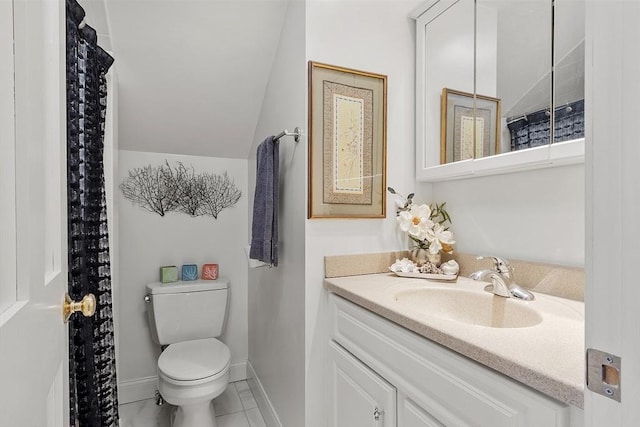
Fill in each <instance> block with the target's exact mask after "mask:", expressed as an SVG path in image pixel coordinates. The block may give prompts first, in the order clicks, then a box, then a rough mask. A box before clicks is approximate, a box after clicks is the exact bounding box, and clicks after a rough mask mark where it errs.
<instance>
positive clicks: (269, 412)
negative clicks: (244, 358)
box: [247, 362, 282, 427]
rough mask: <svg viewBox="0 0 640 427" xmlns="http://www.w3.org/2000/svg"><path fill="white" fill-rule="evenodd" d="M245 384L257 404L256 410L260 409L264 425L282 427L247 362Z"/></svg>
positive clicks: (256, 376)
mask: <svg viewBox="0 0 640 427" xmlns="http://www.w3.org/2000/svg"><path fill="white" fill-rule="evenodd" d="M247 382H248V383H249V388H250V389H251V392H252V393H253V397H254V398H255V399H256V402H257V403H258V408H260V412H261V413H262V418H263V419H264V423H265V424H266V425H267V427H282V423H281V422H280V419H279V418H278V414H277V413H276V410H275V408H274V407H273V405H272V404H271V401H270V400H269V397H268V396H267V393H266V392H265V390H264V387H263V386H262V383H261V382H260V378H258V375H256V371H254V370H253V366H251V362H247Z"/></svg>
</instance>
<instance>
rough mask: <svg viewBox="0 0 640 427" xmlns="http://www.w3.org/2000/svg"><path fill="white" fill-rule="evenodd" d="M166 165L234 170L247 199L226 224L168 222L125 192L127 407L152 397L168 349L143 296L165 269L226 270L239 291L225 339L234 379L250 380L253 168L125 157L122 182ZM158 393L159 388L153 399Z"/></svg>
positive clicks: (122, 363) (121, 300) (121, 306)
mask: <svg viewBox="0 0 640 427" xmlns="http://www.w3.org/2000/svg"><path fill="white" fill-rule="evenodd" d="M122 138H123V136H122V135H121V137H120V139H122ZM165 159H167V160H169V162H176V161H181V162H182V163H184V164H185V166H191V165H192V166H193V167H194V168H195V170H196V172H211V173H218V174H221V173H223V172H225V171H227V173H228V174H229V176H230V178H232V179H233V181H234V183H235V185H236V186H237V187H238V188H239V189H240V191H242V197H241V198H240V200H239V201H238V203H237V204H236V205H234V206H233V207H230V208H227V209H224V210H223V211H222V212H220V214H219V215H218V219H214V218H212V217H208V216H202V217H196V218H192V217H190V216H188V215H185V214H179V213H173V212H172V213H168V214H167V215H165V216H164V217H161V216H159V215H157V214H155V213H151V212H148V211H146V210H144V209H143V208H141V207H138V206H135V205H133V204H132V203H131V202H130V201H128V200H127V199H125V198H124V196H123V195H122V192H121V191H117V198H118V200H117V203H118V205H119V211H118V213H119V226H120V227H119V241H120V248H119V249H120V251H119V255H120V256H119V264H120V288H119V292H118V300H117V301H116V305H117V307H118V311H117V315H118V317H119V318H118V324H119V325H120V330H119V338H120V339H119V344H120V350H119V354H120V359H119V360H118V363H119V375H120V376H119V378H118V382H119V384H120V397H121V400H123V401H121V402H120V403H126V401H127V400H129V399H128V398H127V397H128V396H132V395H136V396H139V394H137V393H138V388H139V387H143V388H144V389H145V391H148V387H149V386H150V385H153V381H152V380H148V381H146V382H145V381H144V379H145V378H151V377H154V376H155V375H156V367H157V363H156V362H157V358H158V355H159V353H160V347H159V346H158V345H157V344H155V343H153V342H152V341H151V336H150V334H149V326H148V323H147V318H146V314H145V303H144V301H143V297H144V295H145V293H146V288H145V286H146V284H147V283H150V282H157V281H158V280H159V277H158V274H159V273H158V269H159V267H160V266H162V265H176V266H178V268H180V266H181V265H182V264H192V263H193V264H197V265H198V271H199V272H200V267H201V266H202V264H204V263H217V264H219V266H220V275H221V276H224V277H227V278H229V280H230V290H231V294H230V295H231V296H230V298H231V301H230V306H229V317H228V322H227V326H226V331H225V333H224V335H223V336H222V338H221V339H222V341H224V342H225V343H226V344H227V345H228V346H229V348H230V349H231V359H232V361H231V363H232V370H231V374H232V376H235V377H238V376H239V377H241V378H244V377H245V376H246V369H245V366H246V360H247V355H248V350H247V270H246V258H245V256H244V250H243V246H244V244H245V242H246V241H247V228H246V224H247V221H248V219H247V161H246V160H235V159H222V158H213V157H193V156H177V155H169V154H162V153H146V152H137V151H124V150H120V155H119V174H120V179H119V183H121V182H122V181H123V179H124V177H125V176H127V175H128V172H129V170H130V169H133V168H136V167H142V166H145V165H148V164H151V165H153V166H158V165H161V164H162V163H163V162H164V160H165ZM236 379H237V378H236ZM136 381H138V382H136ZM140 381H142V382H143V384H140ZM149 383H151V384H149ZM134 389H135V390H134ZM154 389H155V387H153V388H151V392H153V390H154ZM140 397H144V396H140ZM147 397H152V395H151V396H147Z"/></svg>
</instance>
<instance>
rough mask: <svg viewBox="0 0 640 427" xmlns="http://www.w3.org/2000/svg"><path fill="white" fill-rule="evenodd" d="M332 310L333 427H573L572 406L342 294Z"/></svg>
mask: <svg viewBox="0 0 640 427" xmlns="http://www.w3.org/2000/svg"><path fill="white" fill-rule="evenodd" d="M329 305H330V311H329V313H330V336H331V340H330V343H329V363H330V373H331V374H330V375H331V379H330V381H329V384H330V389H329V390H330V397H329V399H330V402H331V405H330V406H331V422H330V423H329V425H330V426H331V427H358V426H367V427H368V426H372V427H383V426H384V427H388V426H398V427H435V426H450V427H467V426H468V427H515V426H517V427H570V426H571V427H572V426H573V423H571V420H570V417H571V414H570V412H571V411H570V407H569V406H568V405H565V404H563V403H561V402H558V401H557V400H554V399H551V398H549V397H547V396H545V395H543V394H541V393H539V392H537V391H535V390H533V389H531V388H529V387H527V386H525V385H523V384H521V383H519V382H517V381H514V380H512V379H510V378H508V377H506V376H504V375H502V374H500V373H497V372H495V371H493V370H491V369H488V368H486V367H484V366H482V365H481V364H479V363H476V362H474V361H472V360H470V359H468V358H466V357H464V356H461V355H459V354H458V353H455V352H453V351H451V350H448V349H446V348H444V347H442V346H440V345H438V344H435V343H433V342H431V341H429V340H427V339H426V338H424V337H421V336H419V335H417V334H415V333H413V332H411V331H409V330H407V329H405V328H403V327H401V326H398V325H397V324H395V323H393V322H390V321H389V320H386V319H384V318H382V317H380V316H378V315H376V314H374V313H372V312H370V311H368V310H365V309H363V308H362V307H360V306H357V305H355V304H353V303H351V302H349V301H347V300H345V299H343V298H341V297H339V296H337V295H335V294H330V296H329ZM376 407H377V408H378V410H379V411H384V414H382V416H381V417H379V420H377V421H376V420H375V419H374V418H375V417H373V416H372V415H373V411H374V410H375V408H376ZM349 408H353V409H349ZM356 408H358V409H356ZM360 408H361V409H360ZM355 411H358V414H360V412H361V413H362V415H361V418H362V420H361V419H360V418H359V416H360V415H358V414H355ZM343 417H344V418H343Z"/></svg>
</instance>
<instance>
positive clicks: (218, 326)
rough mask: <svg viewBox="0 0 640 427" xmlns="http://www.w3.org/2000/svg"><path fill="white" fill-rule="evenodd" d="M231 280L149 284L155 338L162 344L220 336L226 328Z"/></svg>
mask: <svg viewBox="0 0 640 427" xmlns="http://www.w3.org/2000/svg"><path fill="white" fill-rule="evenodd" d="M228 296H229V281H228V280H227V279H223V278H220V279H218V280H194V281H188V282H174V283H159V282H157V283H150V284H148V285H147V297H148V298H145V301H146V306H147V317H148V319H149V329H150V331H151V337H152V338H153V340H154V341H155V342H156V343H158V344H161V345H168V344H173V343H176V342H181V341H190V340H196V339H201V338H216V337H219V336H220V335H221V334H222V331H223V330H224V326H225V321H226V313H227V302H228Z"/></svg>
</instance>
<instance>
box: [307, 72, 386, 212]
mask: <svg viewBox="0 0 640 427" xmlns="http://www.w3.org/2000/svg"><path fill="white" fill-rule="evenodd" d="M386 150H387V76H384V75H381V74H374V73H369V72H366V71H358V70H352V69H349V68H342V67H337V66H334V65H327V64H321V63H318V62H312V61H309V206H308V217H309V218H384V217H385V216H386Z"/></svg>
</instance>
